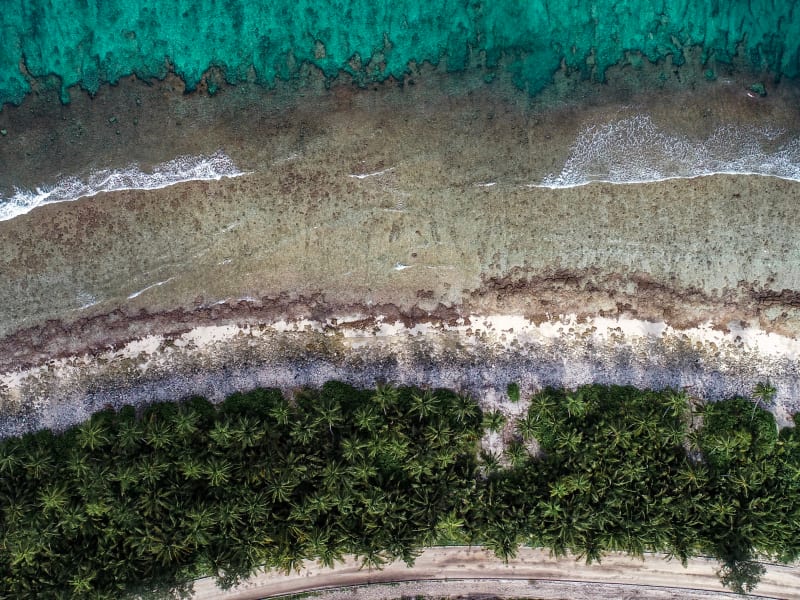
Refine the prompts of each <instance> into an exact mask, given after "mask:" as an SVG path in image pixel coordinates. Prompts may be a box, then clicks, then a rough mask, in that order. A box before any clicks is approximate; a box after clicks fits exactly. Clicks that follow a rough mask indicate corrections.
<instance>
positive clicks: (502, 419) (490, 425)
mask: <svg viewBox="0 0 800 600" xmlns="http://www.w3.org/2000/svg"><path fill="white" fill-rule="evenodd" d="M505 424H506V416H505V415H504V414H503V413H502V412H500V411H499V410H493V411H492V412H490V413H487V414H486V416H484V418H483V426H484V427H485V428H486V429H488V430H489V431H491V432H493V433H498V432H500V431H501V430H502V429H503V427H504V426H505Z"/></svg>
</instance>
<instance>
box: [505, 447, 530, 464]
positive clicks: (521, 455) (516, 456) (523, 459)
mask: <svg viewBox="0 0 800 600" xmlns="http://www.w3.org/2000/svg"><path fill="white" fill-rule="evenodd" d="M505 456H506V458H507V459H508V462H509V463H510V464H511V466H512V467H514V468H515V469H521V468H523V467H524V466H525V464H526V463H527V462H528V460H529V459H530V455H529V454H528V449H527V448H526V447H525V445H524V444H523V443H522V442H520V441H519V440H512V442H511V443H510V444H509V445H508V447H507V448H506V450H505Z"/></svg>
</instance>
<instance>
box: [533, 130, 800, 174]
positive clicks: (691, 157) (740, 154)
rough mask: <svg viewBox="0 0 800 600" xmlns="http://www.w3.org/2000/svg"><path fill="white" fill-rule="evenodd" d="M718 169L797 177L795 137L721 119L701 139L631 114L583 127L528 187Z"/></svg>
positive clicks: (799, 155)
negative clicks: (562, 156) (554, 165)
mask: <svg viewBox="0 0 800 600" xmlns="http://www.w3.org/2000/svg"><path fill="white" fill-rule="evenodd" d="M720 174H727V175H763V176H771V177H778V178H781V179H789V180H792V181H800V138H797V137H791V136H789V135H787V133H786V132H785V131H782V130H779V129H771V128H768V127H755V126H746V127H742V126H737V125H726V126H724V127H720V128H718V129H717V130H716V131H714V132H713V133H712V134H711V135H710V136H708V137H707V138H705V139H691V138H689V137H686V136H681V135H676V134H672V133H669V132H667V131H666V130H664V129H663V128H662V127H659V126H658V125H657V124H656V123H654V122H653V120H652V118H650V116H648V115H636V116H633V117H627V118H624V119H619V120H616V121H613V122H611V123H606V124H604V125H590V126H588V127H586V128H585V129H583V131H581V132H580V134H578V138H577V139H576V141H575V143H574V144H573V145H572V148H571V150H570V156H569V158H567V161H566V163H565V164H564V168H563V169H562V170H561V172H560V173H558V174H550V175H548V176H546V177H545V178H544V179H543V180H542V182H541V183H540V184H533V185H531V186H530V187H547V188H570V187H576V186H580V185H586V184H588V183H597V182H604V183H649V182H655V181H664V180H667V179H691V178H694V177H704V176H708V175H720Z"/></svg>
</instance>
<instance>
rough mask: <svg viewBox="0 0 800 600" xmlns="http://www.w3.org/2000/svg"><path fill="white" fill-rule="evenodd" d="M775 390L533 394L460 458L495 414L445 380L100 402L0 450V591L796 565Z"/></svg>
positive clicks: (794, 493) (747, 585) (753, 573)
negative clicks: (586, 566) (616, 567)
mask: <svg viewBox="0 0 800 600" xmlns="http://www.w3.org/2000/svg"><path fill="white" fill-rule="evenodd" d="M774 394H775V391H774V389H772V388H771V386H768V385H766V384H765V385H764V386H761V387H759V389H758V390H756V393H755V394H754V397H753V398H730V399H727V400H723V401H717V402H706V403H700V402H693V401H690V399H689V397H688V396H687V395H686V394H685V393H684V392H678V391H674V390H663V391H652V390H639V389H636V388H633V387H627V386H601V385H589V386H583V387H580V388H578V389H574V390H565V389H555V388H547V389H544V390H541V391H539V392H537V393H536V394H534V395H533V396H532V397H531V403H530V408H529V409H528V412H527V413H526V414H524V415H523V416H521V417H520V418H518V419H517V420H516V421H515V422H514V428H515V429H516V431H514V432H510V433H509V432H508V431H507V433H506V435H511V438H512V439H511V440H510V441H509V442H508V443H506V446H505V449H504V451H503V452H502V454H498V453H496V452H493V451H489V450H480V440H481V438H482V437H483V436H484V435H485V434H486V432H487V430H488V429H489V428H492V429H494V430H496V431H499V430H502V429H503V428H504V425H505V418H504V417H503V415H502V413H499V412H489V413H487V414H486V415H484V414H483V412H482V411H481V409H480V407H479V406H478V404H477V403H476V402H475V401H474V400H473V399H471V398H469V397H468V396H465V395H462V394H458V393H456V392H455V391H452V390H446V389H436V390H422V389H416V388H409V387H393V386H391V385H383V386H380V387H379V388H378V389H375V390H364V389H357V388H354V387H352V386H349V385H346V384H344V383H340V382H328V383H326V384H325V385H323V386H322V387H321V388H319V389H309V388H304V389H301V390H297V391H296V392H295V393H294V394H293V395H292V396H291V397H290V396H285V395H284V394H282V393H281V392H280V391H278V390H263V389H260V390H254V391H251V392H246V393H237V394H233V395H231V396H230V397H228V398H227V399H226V400H225V401H223V402H222V403H220V404H218V405H213V404H211V403H210V402H208V401H207V400H205V399H203V398H200V397H194V398H190V399H187V400H184V401H180V402H162V403H156V404H153V405H151V406H149V407H147V408H146V409H144V410H139V411H137V410H134V409H133V408H131V407H125V408H123V409H121V410H119V411H113V410H104V411H101V412H99V413H97V414H95V415H93V416H92V417H91V418H90V419H89V420H88V421H86V422H85V423H83V424H81V425H80V426H77V427H74V428H72V429H69V430H67V431H64V432H60V433H54V432H51V431H40V432H37V433H32V434H27V435H25V436H22V437H17V438H8V439H5V440H2V442H0V518H1V519H2V527H1V528H0V597H4V598H34V597H35V598H84V597H85V598H121V597H125V596H126V595H131V594H147V595H153V594H161V595H167V594H172V595H180V594H182V593H187V591H188V589H189V588H190V583H189V582H191V580H192V579H193V578H196V577H199V576H205V575H211V576H215V577H216V578H217V579H218V581H219V583H220V584H221V585H223V586H231V585H234V584H236V583H237V582H239V581H240V580H241V579H242V578H245V577H247V576H248V575H250V574H251V573H252V572H253V571H254V569H256V568H258V567H268V568H276V569H282V570H287V571H288V570H293V569H297V568H299V567H300V565H301V564H302V561H303V560H306V559H313V560H316V561H318V562H319V563H320V564H321V565H324V566H333V565H335V564H336V563H337V562H339V561H341V560H342V558H343V557H344V556H345V555H347V554H354V555H356V556H357V557H358V559H359V560H360V561H361V562H362V563H363V565H364V566H365V567H366V568H375V569H378V568H381V567H382V566H383V565H385V564H386V563H388V562H391V561H395V560H402V561H404V562H406V563H407V564H413V562H414V559H415V558H416V557H417V556H418V554H419V552H420V551H421V549H422V548H424V547H426V546H430V545H434V544H453V543H457V544H482V545H484V546H486V547H488V548H490V549H491V550H492V551H494V552H495V554H496V555H497V556H498V557H500V558H501V559H504V560H509V559H511V558H513V557H514V556H515V555H516V552H517V550H518V548H519V546H520V545H522V544H524V545H529V546H534V547H544V548H549V549H550V551H551V552H552V553H553V555H555V556H564V555H567V554H568V553H571V554H573V555H575V556H577V557H579V558H580V559H581V560H585V561H586V562H590V563H591V562H595V561H601V560H602V558H603V555H604V553H606V552H610V551H621V552H627V553H629V554H631V555H634V556H643V555H644V554H645V553H648V552H663V553H666V554H668V555H669V556H672V557H675V558H677V559H678V560H681V561H682V562H684V563H685V562H686V561H687V560H688V559H689V558H690V557H693V556H698V555H702V556H713V557H716V558H717V559H718V560H719V561H720V568H719V576H720V579H721V581H722V582H723V583H724V584H725V585H727V586H729V587H730V588H731V589H733V590H736V591H740V592H747V591H751V590H752V589H754V588H755V586H756V585H757V583H758V580H759V578H760V577H761V575H762V574H763V572H764V567H763V565H762V561H763V560H765V559H768V560H776V561H782V562H792V561H795V560H797V559H798V558H799V557H800V541H798V540H800V503H798V502H797V498H798V497H800V433H798V429H797V428H783V429H780V430H779V429H778V427H777V425H776V423H775V420H774V418H773V416H772V414H771V413H770V412H768V411H767V410H765V408H764V406H765V405H766V404H767V403H768V402H770V401H771V400H772V398H773V397H774ZM755 398H757V400H755ZM498 415H499V416H498ZM701 417H702V418H701ZM533 442H535V443H536V446H537V448H538V450H537V451H536V453H535V454H532V453H531V452H530V451H529V450H528V447H529V445H530V444H529V443H533Z"/></svg>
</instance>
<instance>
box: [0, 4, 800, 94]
mask: <svg viewBox="0 0 800 600" xmlns="http://www.w3.org/2000/svg"><path fill="white" fill-rule="evenodd" d="M2 8H3V10H1V11H0V32H2V35H0V106H2V104H4V103H6V102H15V103H18V102H20V101H21V100H22V99H23V98H24V96H25V95H26V94H27V93H28V92H29V91H30V89H31V86H30V82H29V78H28V77H29V76H30V75H32V76H33V77H37V78H47V77H50V76H55V77H54V80H55V84H56V85H57V86H59V87H60V88H61V94H62V98H63V100H64V101H68V100H69V94H68V92H67V88H68V87H69V86H72V85H75V84H79V85H81V86H82V87H83V88H84V89H86V90H88V91H90V92H91V93H94V92H96V91H97V89H98V88H99V86H100V85H101V84H103V83H104V82H111V83H114V82H116V81H118V80H119V78H120V77H124V76H126V75H130V74H136V75H137V76H139V77H144V78H147V77H154V76H163V75H164V74H165V72H166V70H167V67H168V65H171V66H172V68H174V70H175V72H176V73H178V74H179V75H180V76H181V77H182V78H183V79H184V80H185V81H186V84H187V86H188V88H189V89H193V88H194V87H195V86H197V85H198V84H199V82H200V81H201V79H202V77H203V73H204V72H205V71H207V70H208V69H209V68H210V67H218V68H219V69H220V70H221V72H222V73H223V76H224V78H225V79H227V80H228V81H230V82H237V81H244V80H247V79H248V78H250V79H255V80H256V81H258V82H261V83H265V84H268V85H271V84H273V83H274V82H275V80H276V79H278V78H284V79H285V78H289V77H294V76H297V75H298V74H299V73H300V72H301V67H302V65H304V64H308V63H310V64H314V65H316V66H317V67H318V68H319V69H321V70H322V71H323V72H324V73H325V75H326V76H328V77H334V76H336V75H337V74H338V73H339V72H340V71H345V72H348V73H350V74H352V75H353V76H354V77H355V78H356V79H358V80H362V81H365V80H366V81H370V80H382V79H385V78H387V77H389V76H394V77H398V78H402V77H403V75H404V74H405V73H407V72H408V70H409V63H410V62H416V63H422V62H423V61H430V62H432V63H438V62H439V61H440V60H441V59H442V57H445V58H446V60H447V68H448V69H449V70H452V71H457V70H462V69H464V68H466V67H467V66H468V65H469V63H470V60H471V59H474V60H476V61H483V62H484V63H485V65H486V66H487V67H488V68H489V69H494V68H498V67H501V65H503V66H505V67H506V68H508V70H509V71H510V72H511V73H512V75H513V77H514V79H515V81H516V82H517V84H518V85H519V86H520V87H521V88H524V89H527V90H529V91H530V92H531V93H535V92H537V91H539V90H541V89H542V88H543V87H544V86H546V85H547V84H548V83H549V82H550V81H551V80H552V76H553V73H554V72H555V71H557V70H558V69H559V68H560V67H561V65H562V63H563V64H564V65H565V66H566V67H567V68H568V69H569V70H570V71H574V72H578V73H581V74H582V75H583V76H586V77H589V76H592V77H596V78H597V79H600V80H602V79H603V74H604V73H605V71H606V69H607V68H608V67H609V66H611V65H614V64H617V63H619V62H621V61H624V60H626V54H628V53H632V54H634V55H639V56H640V57H647V58H648V59H650V60H652V61H656V60H663V59H665V58H666V57H667V56H672V57H673V63H674V64H675V65H679V64H681V63H682V62H683V60H684V50H685V48H687V47H690V46H699V47H700V48H702V54H703V60H706V59H711V62H710V63H709V64H708V66H709V68H711V69H712V71H711V74H712V78H713V76H714V75H713V67H714V61H720V62H729V61H731V59H732V57H733V56H734V55H735V54H736V53H737V52H738V53H739V55H740V57H741V59H742V62H743V63H745V64H749V65H750V66H752V67H753V68H754V69H757V70H760V69H762V68H768V69H770V70H771V71H772V72H773V73H774V74H776V75H777V76H781V75H785V76H788V77H796V76H797V75H798V65H799V64H800V62H798V53H799V52H800V14H798V11H796V10H794V5H793V3H792V2H787V1H786V0H748V2H737V1H732V0H722V1H718V2H717V1H715V2H708V1H707V0H672V1H670V2H664V1H663V0H659V1H655V0H624V1H623V0H591V1H589V0H549V1H547V2H544V1H542V0H526V1H524V2H523V1H520V0H492V1H489V2H482V1H480V0H462V1H459V2H452V1H448V0H433V1H428V2H419V1H418V0H391V1H386V0H328V1H327V2H318V1H317V0H269V1H266V0H102V1H100V0H57V1H56V0H4V2H3V4H2ZM198 41H202V43H198ZM640 60H641V59H639V62H640ZM633 64H636V58H634V61H633ZM21 65H22V68H21ZM221 79H222V77H220V76H218V75H217V76H216V78H215V77H210V78H209V80H208V81H207V83H208V84H209V89H213V88H214V87H215V86H216V85H217V84H218V83H219V82H220V81H221Z"/></svg>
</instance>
